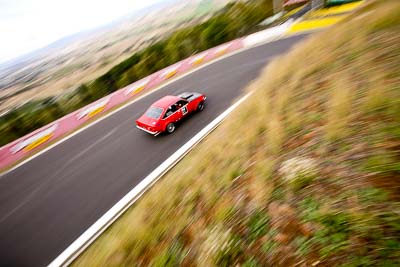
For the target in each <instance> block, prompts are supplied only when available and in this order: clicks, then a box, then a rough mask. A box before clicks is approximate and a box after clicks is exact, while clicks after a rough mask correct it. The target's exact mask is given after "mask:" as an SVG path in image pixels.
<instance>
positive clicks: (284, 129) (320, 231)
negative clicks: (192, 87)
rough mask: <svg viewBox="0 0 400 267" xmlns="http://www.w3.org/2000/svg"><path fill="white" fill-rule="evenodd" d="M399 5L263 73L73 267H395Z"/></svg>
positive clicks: (399, 237)
mask: <svg viewBox="0 0 400 267" xmlns="http://www.w3.org/2000/svg"><path fill="white" fill-rule="evenodd" d="M399 14H400V3H399V2H398V1H396V0H391V1H390V0H389V1H375V2H372V3H370V4H369V5H368V6H367V7H365V8H362V9H360V10H359V11H357V12H356V13H355V14H354V15H353V16H352V18H351V19H350V18H349V19H346V20H345V21H344V22H342V23H339V24H338V25H335V26H334V27H332V28H330V29H329V30H327V31H325V32H322V33H319V34H316V35H313V36H312V37H311V38H309V39H308V40H306V41H305V42H303V43H302V44H301V45H299V46H297V47H296V49H294V50H292V51H291V52H289V53H288V54H287V55H285V56H283V57H281V58H279V59H277V60H275V61H274V62H273V63H272V64H270V65H269V67H268V68H266V69H265V71H264V72H263V73H262V74H261V76H260V77H259V79H258V80H256V81H255V82H253V83H252V84H251V85H250V86H249V89H248V90H254V94H253V95H252V96H251V97H250V98H249V99H248V101H246V102H245V103H244V104H243V105H242V106H241V107H239V108H238V109H237V110H236V111H234V112H233V114H231V116H230V117H229V118H228V119H227V120H226V121H225V122H224V123H223V124H222V125H221V126H220V127H219V128H218V129H216V130H215V131H214V132H213V133H212V134H211V135H210V136H209V137H208V138H206V139H205V140H204V141H203V142H202V143H201V144H200V145H198V146H197V147H196V148H195V149H194V150H193V151H192V152H191V153H190V154H188V156H187V157H185V158H184V159H183V160H182V161H181V162H180V163H179V164H178V165H177V166H176V167H175V168H173V169H172V170H171V171H170V172H169V173H168V174H167V175H166V176H165V177H164V178H163V179H162V180H161V181H160V182H159V183H157V184H156V185H155V186H154V187H153V188H152V189H151V190H149V191H148V192H147V193H146V194H145V195H144V197H143V198H142V199H141V200H139V201H138V202H137V203H136V204H135V205H134V207H132V208H131V209H129V210H128V211H127V212H126V214H125V215H124V216H122V217H121V218H120V219H119V220H118V221H117V222H116V223H115V224H114V225H113V226H112V227H110V228H109V229H108V230H107V231H106V232H105V233H104V234H103V235H102V236H101V237H100V238H99V239H98V240H97V241H96V242H95V243H94V244H93V245H92V246H91V247H89V249H88V250H87V251H85V253H84V254H82V255H81V256H80V257H79V258H78V259H77V260H76V261H75V262H74V264H73V265H74V266H177V265H181V266H399V265H400V204H399V200H400V163H399V159H400V127H399V126H400V79H399V77H400V65H399V64H398V63H399V62H400V50H399V43H400V26H399V25H400V17H399Z"/></svg>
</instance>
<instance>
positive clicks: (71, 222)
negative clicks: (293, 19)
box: [0, 35, 305, 266]
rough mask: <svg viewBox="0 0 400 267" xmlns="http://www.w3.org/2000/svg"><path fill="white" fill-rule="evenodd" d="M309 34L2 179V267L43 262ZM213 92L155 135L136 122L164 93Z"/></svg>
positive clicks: (109, 121) (139, 109) (232, 64)
mask: <svg viewBox="0 0 400 267" xmlns="http://www.w3.org/2000/svg"><path fill="white" fill-rule="evenodd" d="M304 36H305V35H299V36H294V37H290V38H287V39H282V40H279V41H275V42H273V43H269V44H264V45H262V46H259V47H256V48H252V49H250V50H246V51H243V52H240V53H238V54H235V55H233V56H230V57H227V58H225V59H222V60H220V61H217V62H215V63H213V64H211V65H209V66H206V67H205V68H202V69H200V70H198V71H195V72H194V73H192V74H190V75H188V76H186V77H183V78H181V79H179V80H177V81H176V82H173V83H171V84H170V85H168V86H166V87H165V88H163V89H161V90H158V91H156V92H155V93H153V94H150V95H148V96H147V97H145V98H142V99H141V100H139V101H137V102H135V103H133V104H132V105H129V106H128V107H126V108H125V109H123V110H121V111H119V112H117V113H115V114H113V115H112V116H110V117H108V118H106V119H104V120H102V121H100V122H99V123H97V124H95V125H93V126H92V127H89V128H88V129H86V130H85V131H83V132H81V133H79V134H77V135H75V136H73V137H71V138H69V139H68V140H66V141H64V142H63V143H61V144H59V145H58V146H56V147H54V148H52V149H50V150H49V151H47V152H46V153H44V154H42V155H40V156H38V157H36V158H34V159H33V160H31V161H29V162H27V163H26V164H24V165H22V166H20V167H19V168H17V169H15V170H13V171H11V172H9V173H7V174H4V175H3V176H0V266H45V265H47V264H49V263H50V262H51V261H52V260H53V259H54V258H56V257H57V256H58V255H59V254H60V253H61V252H62V251H63V250H64V249H66V248H67V246H68V245H69V244H71V243H72V242H73V241H74V240H75V239H76V238H78V237H79V236H80V235H81V234H82V233H83V232H84V231H85V230H86V229H87V228H88V227H89V226H90V225H92V224H93V223H94V222H95V221H96V220H97V219H98V218H100V217H101V216H102V215H103V214H104V213H105V212H106V211H107V210H108V209H110V208H111V207H112V206H113V205H114V204H115V203H116V202H118V201H119V200H120V199H121V198H122V197H123V196H124V195H125V194H126V193H128V192H129V191H130V190H131V189H132V188H133V187H135V185H137V184H138V183H139V182H140V181H141V179H143V178H144V177H146V175H147V174H149V173H150V172H151V171H152V170H153V169H155V168H156V167H157V166H158V165H159V164H161V163H162V162H163V161H164V160H165V159H166V158H168V157H169V156H170V155H171V154H173V153H174V152H175V151H176V150H177V149H178V148H179V147H180V146H182V145H183V144H184V143H186V142H187V141H188V140H189V139H190V138H191V137H193V136H194V135H195V134H196V133H197V132H198V131H199V130H201V129H202V128H204V127H205V126H206V125H207V124H208V123H210V122H211V121H212V120H213V119H214V118H215V117H217V116H218V115H219V114H220V113H222V112H223V111H224V110H225V109H227V108H228V107H229V106H230V105H231V103H232V102H233V101H234V100H235V99H236V98H238V97H239V96H240V95H241V93H242V90H243V89H244V88H245V87H246V85H247V84H248V83H249V82H250V81H251V80H253V79H255V78H256V77H257V76H258V74H259V72H260V71H261V69H262V68H263V67H264V66H265V65H266V63H268V62H269V61H270V60H271V59H272V58H273V57H275V56H276V55H278V54H281V53H284V52H285V51H287V50H288V49H289V48H290V47H291V46H293V45H294V44H295V43H296V42H298V41H299V40H301V39H303V38H304ZM184 91H198V92H201V93H204V94H206V95H207V105H206V107H205V109H204V111H203V112H201V113H198V114H195V115H193V116H192V117H191V118H190V119H189V120H186V121H185V122H183V123H182V124H181V125H179V126H178V127H177V129H176V131H175V133H173V134H172V135H159V136H157V137H153V136H150V135H149V134H147V133H145V132H143V131H140V130H138V129H137V128H136V127H135V120H136V118H138V117H139V116H140V115H141V114H142V113H143V112H144V111H145V109H147V107H148V106H149V105H150V104H151V103H152V102H154V101H155V100H157V99H158V98H160V97H162V96H164V95H168V94H178V93H181V92H184Z"/></svg>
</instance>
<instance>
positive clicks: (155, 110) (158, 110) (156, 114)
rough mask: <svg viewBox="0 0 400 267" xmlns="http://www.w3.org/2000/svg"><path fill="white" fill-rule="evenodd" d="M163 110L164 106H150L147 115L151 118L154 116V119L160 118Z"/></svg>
mask: <svg viewBox="0 0 400 267" xmlns="http://www.w3.org/2000/svg"><path fill="white" fill-rule="evenodd" d="M162 112H163V109H162V108H158V107H150V108H149V109H148V110H147V111H146V116H147V117H149V118H152V119H158V118H160V116H161V113H162Z"/></svg>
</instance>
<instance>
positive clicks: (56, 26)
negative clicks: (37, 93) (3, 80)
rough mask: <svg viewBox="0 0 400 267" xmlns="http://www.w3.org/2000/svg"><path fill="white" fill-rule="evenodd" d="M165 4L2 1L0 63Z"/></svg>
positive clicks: (128, 0) (105, 0) (101, 0)
mask: <svg viewBox="0 0 400 267" xmlns="http://www.w3.org/2000/svg"><path fill="white" fill-rule="evenodd" d="M163 1H165V0H0V34H1V42H0V62H4V61H7V60H9V59H12V58H14V57H17V56H20V55H22V54H25V53H28V52H30V51H32V50H35V49H38V48H40V47H43V46H46V45H47V44H50V43H52V42H54V41H56V40H58V39H60V38H62V37H65V36H68V35H71V34H73V33H76V32H80V31H83V30H88V29H92V28H95V27H97V26H100V25H104V24H107V23H109V22H111V21H113V20H115V19H117V18H119V17H121V16H123V15H125V14H128V13H130V12H132V11H134V10H138V9H141V8H144V7H147V6H150V5H152V4H155V3H159V2H163Z"/></svg>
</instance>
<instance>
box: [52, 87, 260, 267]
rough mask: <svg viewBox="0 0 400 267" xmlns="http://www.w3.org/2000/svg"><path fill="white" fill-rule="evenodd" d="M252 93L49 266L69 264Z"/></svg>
mask: <svg viewBox="0 0 400 267" xmlns="http://www.w3.org/2000/svg"><path fill="white" fill-rule="evenodd" d="M251 94H252V93H248V94H247V95H245V96H244V97H242V98H241V99H239V100H238V101H237V102H236V103H235V104H233V105H232V106H230V107H229V108H228V109H227V110H225V111H224V112H223V113H221V115H219V116H218V117H217V118H216V119H214V120H213V121H212V122H211V123H210V124H208V125H207V126H206V127H204V128H203V129H202V130H201V131H200V132H199V133H197V134H196V135H195V136H194V137H193V138H192V139H190V140H189V141H188V142H187V143H186V144H184V145H183V146H182V147H181V148H179V149H178V150H177V151H176V152H175V153H174V154H172V155H171V156H170V157H169V158H168V159H166V160H165V161H164V162H163V163H162V164H161V165H160V166H158V167H157V168H156V169H155V170H154V171H152V172H151V173H150V174H149V175H147V177H146V178H144V179H143V180H142V181H141V182H140V183H139V184H138V185H137V186H135V188H133V189H132V190H131V191H130V192H129V193H128V194H126V195H125V196H124V197H123V198H122V199H121V200H120V201H118V203H117V204H115V205H114V206H113V207H112V208H111V209H110V210H109V211H107V212H106V213H105V214H104V215H103V216H102V217H101V218H100V219H99V220H97V221H96V222H95V223H94V224H93V225H92V226H91V227H89V229H87V230H86V231H85V232H84V233H83V234H82V235H81V236H80V237H79V238H78V239H76V240H75V241H74V242H73V243H72V244H71V245H70V246H69V247H68V248H67V249H66V250H64V252H63V253H61V254H60V255H59V256H58V257H57V258H56V259H55V260H53V261H52V262H51V263H50V264H49V265H48V266H49V267H58V266H68V265H69V264H70V263H72V262H73V261H74V260H75V259H76V258H77V257H78V256H79V255H80V254H81V253H82V252H83V251H84V250H85V249H86V248H87V247H88V246H89V245H90V244H91V243H93V242H94V241H95V240H96V238H97V237H98V236H99V235H101V234H102V233H103V232H104V231H105V230H106V229H107V228H108V227H109V226H110V225H111V224H112V223H113V222H114V221H116V220H117V219H118V218H119V217H120V216H121V215H122V214H123V213H124V212H125V211H126V210H127V209H128V208H129V207H130V206H132V204H134V203H135V202H136V200H138V199H139V198H140V197H141V196H142V195H143V194H144V193H145V192H146V191H147V190H148V189H149V188H150V187H151V186H152V185H153V184H154V183H155V182H157V181H158V180H159V179H160V178H161V177H162V176H163V175H164V174H165V173H166V172H168V171H169V170H170V169H171V168H172V167H173V166H175V165H176V164H177V163H178V162H179V161H180V160H181V159H182V158H183V157H184V156H185V155H186V154H187V153H189V151H190V150H192V149H193V148H194V147H195V146H196V145H197V144H198V143H199V142H200V141H201V140H203V138H205V137H206V136H207V135H208V134H210V133H211V132H212V131H213V130H214V129H215V128H216V127H217V126H218V125H219V124H220V123H221V122H222V121H223V120H224V119H225V118H226V117H227V116H228V115H229V114H230V113H231V112H232V111H233V110H235V109H236V108H237V107H238V106H239V105H240V104H241V103H242V102H243V101H245V100H246V99H247V98H248V97H249V96H250V95H251Z"/></svg>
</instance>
